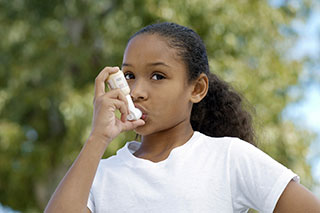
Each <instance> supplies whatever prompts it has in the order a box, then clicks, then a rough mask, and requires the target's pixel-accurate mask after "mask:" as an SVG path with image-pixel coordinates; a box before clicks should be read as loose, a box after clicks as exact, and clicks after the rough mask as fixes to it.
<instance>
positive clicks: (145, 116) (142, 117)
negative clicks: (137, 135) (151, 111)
mask: <svg viewBox="0 0 320 213" xmlns="http://www.w3.org/2000/svg"><path fill="white" fill-rule="evenodd" d="M134 107H135V108H138V109H139V110H140V111H141V112H142V116H141V119H142V120H144V121H145V120H146V119H147V116H148V113H147V111H146V110H145V109H144V107H142V106H140V105H138V104H134Z"/></svg>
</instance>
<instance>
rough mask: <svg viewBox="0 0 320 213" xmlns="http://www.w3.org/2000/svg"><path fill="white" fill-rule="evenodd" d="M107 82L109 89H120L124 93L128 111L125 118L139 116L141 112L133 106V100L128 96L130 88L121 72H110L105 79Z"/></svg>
mask: <svg viewBox="0 0 320 213" xmlns="http://www.w3.org/2000/svg"><path fill="white" fill-rule="evenodd" d="M107 82H108V84H109V86H110V87H111V89H121V91H122V92H123V93H124V94H125V96H126V98H127V101H128V107H129V111H130V114H129V115H128V116H127V120H129V121H132V120H138V119H139V118H141V116H142V112H141V111H140V110H139V109H138V108H135V107H134V104H133V101H132V99H131V96H130V88H129V85H128V83H127V80H126V79H125V77H124V74H123V72H122V71H121V70H119V71H118V72H116V73H114V74H111V75H110V76H109V78H108V79H107Z"/></svg>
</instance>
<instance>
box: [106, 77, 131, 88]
mask: <svg viewBox="0 0 320 213" xmlns="http://www.w3.org/2000/svg"><path fill="white" fill-rule="evenodd" d="M108 83H109V85H110V87H111V89H117V88H119V89H122V88H125V87H127V86H128V84H127V81H123V79H122V76H120V75H119V76H118V77H117V78H112V79H110V80H109V81H108Z"/></svg>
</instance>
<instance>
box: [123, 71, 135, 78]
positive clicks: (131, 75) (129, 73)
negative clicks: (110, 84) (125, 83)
mask: <svg viewBox="0 0 320 213" xmlns="http://www.w3.org/2000/svg"><path fill="white" fill-rule="evenodd" d="M124 77H125V78H126V80H130V79H134V74H133V73H131V72H126V73H124Z"/></svg>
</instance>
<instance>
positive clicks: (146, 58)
mask: <svg viewBox="0 0 320 213" xmlns="http://www.w3.org/2000/svg"><path fill="white" fill-rule="evenodd" d="M166 39H167V38H165V37H163V36H160V35H157V34H140V35H137V36H136V37H134V38H133V39H131V40H130V42H129V43H128V45H127V48H126V50H125V53H124V58H123V61H124V62H125V63H138V62H144V63H149V62H155V61H162V62H166V63H169V64H172V65H176V64H184V63H183V61H182V60H181V58H180V57H179V56H178V54H177V53H178V51H177V50H176V49H174V48H172V47H170V46H169V45H168V43H167V41H166Z"/></svg>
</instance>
